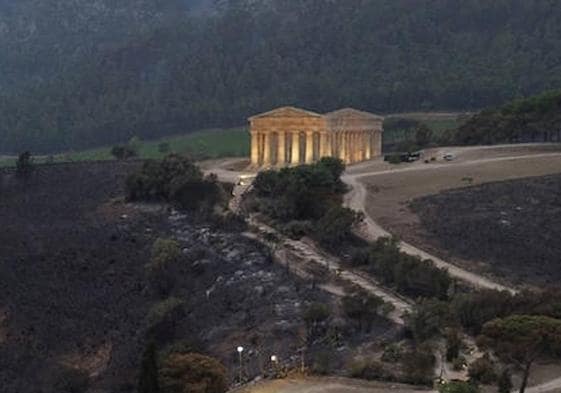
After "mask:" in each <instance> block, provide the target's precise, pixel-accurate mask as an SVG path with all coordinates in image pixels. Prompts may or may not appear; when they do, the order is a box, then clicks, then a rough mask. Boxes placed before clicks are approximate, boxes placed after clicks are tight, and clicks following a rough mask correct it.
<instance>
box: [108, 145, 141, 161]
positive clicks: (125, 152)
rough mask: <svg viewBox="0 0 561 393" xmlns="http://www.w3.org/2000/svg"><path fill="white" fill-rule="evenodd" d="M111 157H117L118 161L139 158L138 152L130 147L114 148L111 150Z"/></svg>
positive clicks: (119, 146)
mask: <svg viewBox="0 0 561 393" xmlns="http://www.w3.org/2000/svg"><path fill="white" fill-rule="evenodd" d="M111 155H112V156H113V157H115V158H116V159H117V160H120V161H122V160H127V159H129V158H132V157H136V156H137V152H136V150H135V149H134V148H133V147H132V146H129V145H118V146H113V148H112V149H111Z"/></svg>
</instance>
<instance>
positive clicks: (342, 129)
mask: <svg viewBox="0 0 561 393" xmlns="http://www.w3.org/2000/svg"><path fill="white" fill-rule="evenodd" d="M383 120H384V118H383V117H381V116H378V115H374V114H372V113H368V112H362V111H359V110H356V109H351V108H346V109H340V110H337V111H334V112H330V113H327V114H319V113H315V112H310V111H307V110H303V109H299V108H294V107H282V108H278V109H274V110H272V111H269V112H266V113H262V114H259V115H255V116H253V117H250V118H249V123H250V134H251V164H252V166H253V167H256V168H262V167H265V168H267V167H282V166H288V165H299V164H305V163H313V162H315V161H317V160H319V159H320V158H321V157H337V158H340V159H341V160H343V161H344V162H345V163H346V164H353V163H357V162H361V161H366V160H370V159H372V158H376V157H379V156H380V155H381V154H382V133H383V126H382V123H383Z"/></svg>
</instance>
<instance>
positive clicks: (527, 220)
mask: <svg viewBox="0 0 561 393" xmlns="http://www.w3.org/2000/svg"><path fill="white" fill-rule="evenodd" d="M410 207H411V208H412V209H413V210H414V211H415V212H416V213H417V214H418V216H419V217H420V219H421V223H422V225H423V227H424V228H425V235H424V236H425V239H424V240H425V241H426V242H427V243H428V244H431V245H434V246H436V247H437V248H439V249H441V250H445V252H450V253H451V254H452V256H457V257H460V258H462V259H464V260H468V261H481V262H484V263H486V264H487V265H488V266H489V267H490V269H491V270H492V271H493V272H495V273H497V274H499V275H502V276H504V277H505V278H508V279H510V280H512V281H516V282H518V283H526V284H531V285H544V284H547V285H558V282H559V280H560V279H561V262H560V257H561V244H560V243H559V241H558V239H559V238H560V236H561V175H553V176H544V177H534V178H525V179H520V180H513V181H504V182H496V183H488V184H484V185H480V186H475V187H469V188H462V189H458V190H450V191H445V192H441V193H439V194H436V195H431V196H427V197H423V198H419V199H416V200H414V201H413V202H412V203H411V204H410Z"/></svg>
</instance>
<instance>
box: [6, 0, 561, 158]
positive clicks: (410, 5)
mask: <svg viewBox="0 0 561 393" xmlns="http://www.w3.org/2000/svg"><path fill="white" fill-rule="evenodd" d="M50 2H52V1H49V2H44V3H45V4H46V3H50ZM38 3H42V2H36V1H33V0H26V1H24V2H23V3H22V4H24V5H27V7H29V8H28V9H32V10H40V9H43V8H41V6H39V5H38ZM125 3H126V4H125ZM125 3H123V4H124V5H123V4H122V5H120V6H119V7H120V8H117V7H116V6H114V5H113V6H110V5H109V2H108V1H106V0H97V1H96V2H94V3H91V4H90V5H89V6H85V2H83V1H82V0H74V1H73V2H69V1H67V2H64V3H62V4H64V5H65V7H64V8H63V9H62V10H61V11H53V10H57V8H53V7H49V6H44V7H46V8H45V12H44V13H41V16H36V17H35V19H33V23H28V24H26V23H24V22H21V21H25V20H26V19H25V17H24V15H27V14H25V13H24V10H25V9H26V8H25V6H24V5H22V6H15V5H12V6H11V8H10V7H8V8H10V12H11V13H12V15H14V17H16V16H17V17H18V18H19V19H15V20H19V21H20V22H18V24H17V25H18V26H19V25H22V26H23V27H22V29H20V30H21V31H20V30H17V29H15V30H14V28H12V29H11V30H10V29H8V30H6V28H5V26H11V25H10V24H9V23H8V22H6V19H4V21H3V22H0V26H3V27H2V28H1V29H0V32H5V31H8V32H12V33H13V32H14V31H18V32H19V33H18V35H14V34H15V33H14V34H12V35H8V36H6V34H5V33H4V34H2V35H0V48H1V49H2V53H6V54H7V56H6V57H5V58H6V59H7V60H4V61H0V67H1V68H0V69H1V70H2V71H3V72H0V75H2V76H0V83H2V84H3V85H4V86H5V87H6V88H5V89H4V91H5V93H4V95H3V96H1V97H0V118H2V119H3V121H2V124H1V125H0V151H3V152H17V151H20V150H23V149H26V148H28V149H32V150H35V151H37V152H46V151H54V150H61V149H68V148H81V147H85V146H94V145H101V144H110V143H114V142H116V141H122V140H126V139H128V138H130V137H131V136H132V135H139V136H141V137H150V136H160V135H164V134H170V133H180V132H185V131H189V130H192V129H200V128H208V127H221V126H233V125H239V124H242V123H243V122H244V120H245V118H246V117H247V115H249V114H252V113H255V112H258V111H261V110H266V109H269V108H271V107H273V106H276V105H283V104H294V105H301V106H304V107H307V108H310V109H315V110H320V111H326V110H330V109H333V108H336V107H341V106H355V107H358V108H362V109H366V110H371V111H376V112H390V111H394V112H395V111H404V110H418V109H423V110H430V109H434V108H438V109H462V110H465V109H471V108H481V107H485V106H488V105H498V104H502V103H503V102H504V101H506V100H509V99H511V98H514V97H518V96H525V95H528V94H532V93H535V92H538V91H542V90H545V89H549V88H558V87H561V76H560V75H561V23H560V22H561V9H560V8H559V7H557V6H556V4H554V2H548V1H543V0H503V1H494V2H482V1H480V0H466V1H462V2H461V3H458V2H457V1H455V0H439V1H436V0H421V1H415V2H411V1H409V0H391V1H390V0H354V1H343V0H333V1H329V2H326V1H325V0H268V1H261V2H256V1H250V0H229V1H219V2H217V3H218V6H217V7H218V8H217V9H216V12H211V13H207V14H205V15H206V16H204V17H199V16H194V15H200V14H194V13H192V12H190V11H189V9H188V7H187V8H186V7H185V5H186V4H185V3H184V2H181V1H179V0H166V1H165V2H155V1H151V0H144V1H142V2H130V4H129V3H127V2H125ZM7 4H8V3H7ZM193 4H194V3H193ZM8 5H9V4H8ZM187 5H189V4H187ZM204 5H208V4H207V3H204ZM61 7H62V6H61ZM58 9H60V8H58ZM47 11H49V12H47ZM43 14H44V15H43ZM37 15H39V14H37ZM9 20H10V21H11V22H12V25H13V24H14V23H15V22H13V20H12V19H9ZM61 20H62V21H63V22H64V21H68V23H62V24H61V23H60V22H61ZM71 21H75V22H76V23H71ZM39 22H41V23H43V24H44V25H45V26H48V27H49V28H44V29H39V27H40V26H42V25H40V24H39ZM59 25H62V26H63V28H57V29H62V30H60V31H59V32H58V33H56V34H55V32H56V31H58V30H56V29H54V28H53V27H51V26H59ZM33 26H38V29H39V30H38V31H42V32H43V31H44V33H43V34H31V32H32V31H33ZM51 29H53V30H51ZM26 34H31V39H27V35H26ZM19 36H22V37H24V39H22V40H19V41H16V40H15V38H14V37H16V38H17V37H19ZM55 43H56V45H55ZM92 48H93V49H92ZM37 59H39V60H38V61H37ZM22 80H25V83H22Z"/></svg>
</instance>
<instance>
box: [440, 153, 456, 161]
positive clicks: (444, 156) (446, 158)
mask: <svg viewBox="0 0 561 393" xmlns="http://www.w3.org/2000/svg"><path fill="white" fill-rule="evenodd" d="M442 158H444V159H445V160H446V161H452V160H454V159H456V156H455V155H453V154H452V153H445V154H444V155H443V156H442Z"/></svg>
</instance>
